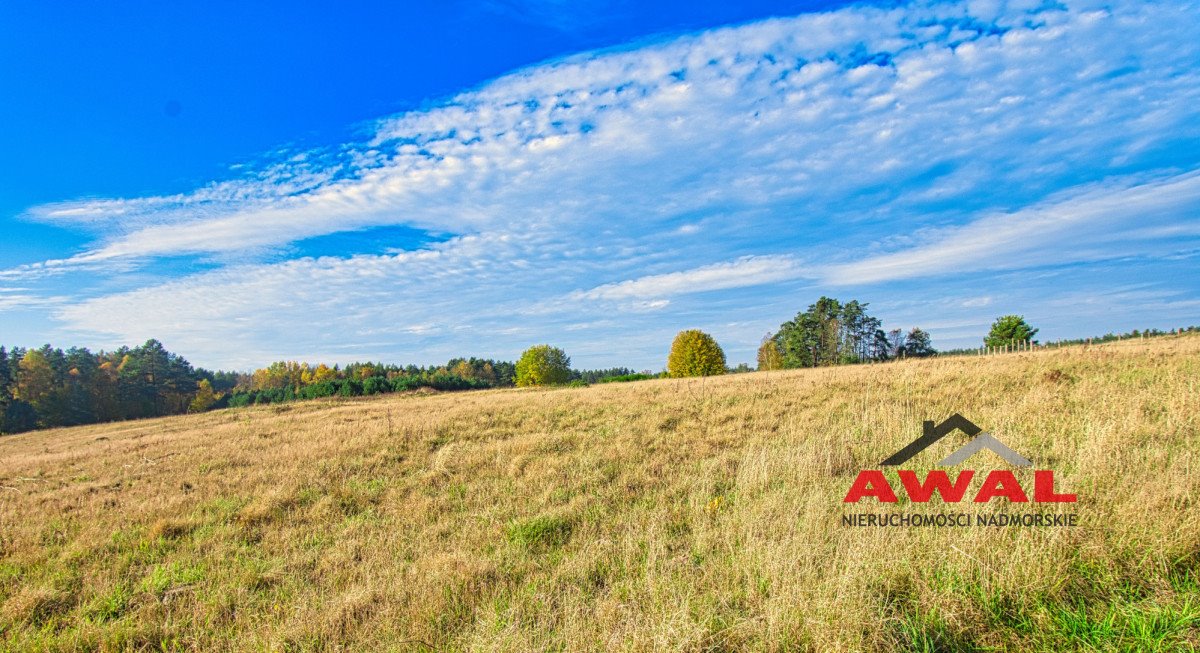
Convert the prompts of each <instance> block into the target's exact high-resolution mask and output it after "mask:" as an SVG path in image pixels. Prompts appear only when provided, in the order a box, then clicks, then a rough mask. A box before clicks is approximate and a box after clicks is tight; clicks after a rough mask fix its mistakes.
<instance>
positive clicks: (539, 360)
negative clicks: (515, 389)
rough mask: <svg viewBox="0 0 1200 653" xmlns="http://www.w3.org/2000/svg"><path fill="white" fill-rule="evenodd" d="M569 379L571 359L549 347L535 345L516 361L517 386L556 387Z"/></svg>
mask: <svg viewBox="0 0 1200 653" xmlns="http://www.w3.org/2000/svg"><path fill="white" fill-rule="evenodd" d="M570 379H571V359H570V358H568V357H567V354H566V352H564V351H563V350H561V349H559V348H558V347H551V346H550V345H535V346H533V347H530V348H529V349H526V350H525V353H523V354H521V360H519V361H517V385H519V386H531V385H558V384H562V383H566V382H567V381H569V380H570Z"/></svg>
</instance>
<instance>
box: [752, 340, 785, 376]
mask: <svg viewBox="0 0 1200 653" xmlns="http://www.w3.org/2000/svg"><path fill="white" fill-rule="evenodd" d="M782 369H783V352H782V351H781V350H780V349H779V343H777V342H775V339H774V338H772V337H771V336H767V337H766V338H763V341H762V344H761V345H759V346H758V371H759V372H765V371H768V370H782Z"/></svg>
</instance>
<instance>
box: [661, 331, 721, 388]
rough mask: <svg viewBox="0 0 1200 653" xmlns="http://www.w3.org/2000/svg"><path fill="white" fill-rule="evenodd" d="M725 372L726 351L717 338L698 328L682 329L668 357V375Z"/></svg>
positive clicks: (705, 374) (709, 374)
mask: <svg viewBox="0 0 1200 653" xmlns="http://www.w3.org/2000/svg"><path fill="white" fill-rule="evenodd" d="M724 373H725V352H724V351H722V350H721V346H720V345H718V344H717V341H716V340H713V337H712V336H710V335H708V334H707V333H705V332H703V331H700V330H698V329H689V330H687V331H680V332H679V335H677V336H675V342H674V343H672V344H671V354H670V355H669V356H668V357H667V375H668V376H672V377H684V376H716V375H718V374H724Z"/></svg>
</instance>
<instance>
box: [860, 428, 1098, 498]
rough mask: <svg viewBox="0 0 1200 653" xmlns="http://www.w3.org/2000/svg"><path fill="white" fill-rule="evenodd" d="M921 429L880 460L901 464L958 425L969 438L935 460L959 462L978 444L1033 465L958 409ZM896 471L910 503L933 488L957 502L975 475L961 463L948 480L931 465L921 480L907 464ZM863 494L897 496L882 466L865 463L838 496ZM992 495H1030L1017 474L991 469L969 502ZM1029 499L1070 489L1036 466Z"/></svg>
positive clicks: (929, 495) (1011, 460) (942, 464)
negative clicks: (1058, 487)
mask: <svg viewBox="0 0 1200 653" xmlns="http://www.w3.org/2000/svg"><path fill="white" fill-rule="evenodd" d="M923 430H924V432H923V433H922V434H921V437H919V438H917V439H916V440H913V441H912V442H910V443H909V444H908V445H907V446H905V447H904V448H903V449H901V450H899V451H897V452H896V453H894V454H892V455H891V456H889V457H888V458H887V459H886V460H884V461H883V462H881V463H879V464H880V466H881V467H896V466H899V465H903V464H904V463H906V462H908V461H909V460H910V459H911V458H912V457H913V456H916V455H917V454H918V453H921V452H922V451H924V450H925V449H927V448H928V447H929V446H931V445H933V444H934V443H935V442H937V441H938V440H941V439H942V438H944V437H946V436H947V435H949V434H950V433H953V432H954V431H962V432H963V433H966V434H967V435H969V436H972V437H971V440H970V441H969V442H967V443H966V444H964V445H963V446H961V447H959V448H958V449H957V450H955V451H954V453H952V454H950V455H949V456H946V457H945V458H943V459H942V460H941V461H940V462H939V463H938V466H939V467H954V466H956V465H961V464H962V463H963V462H965V461H966V460H967V459H968V458H970V457H971V456H973V455H975V454H977V453H979V452H980V451H982V450H983V449H989V450H991V451H992V452H993V453H995V454H996V455H998V456H1000V457H1001V458H1002V459H1004V461H1005V462H1007V463H1009V464H1010V465H1012V466H1014V467H1032V466H1033V463H1032V462H1030V461H1029V459H1028V458H1025V457H1024V456H1022V455H1021V454H1019V453H1017V452H1016V451H1013V450H1012V449H1011V448H1009V447H1008V445H1006V444H1004V443H1003V442H1001V441H999V440H997V439H996V438H995V437H994V436H993V435H992V434H990V433H984V432H983V429H981V428H979V427H978V426H976V425H974V424H972V423H971V422H970V421H969V420H967V419H966V418H965V417H963V416H962V415H959V414H958V413H955V414H953V415H951V416H950V417H949V418H948V419H947V420H946V421H944V422H942V423H941V424H934V423H933V422H929V421H927V422H925V425H924V429H923ZM897 475H898V476H899V477H900V482H901V483H902V484H903V485H904V490H905V492H906V493H907V494H908V498H909V499H910V500H911V501H913V502H914V503H927V502H928V501H929V499H930V498H932V497H933V494H934V493H935V492H936V493H937V494H938V495H939V496H940V497H941V498H942V501H945V502H948V503H957V502H959V501H962V498H963V495H964V494H966V491H967V488H968V487H969V486H970V484H971V479H973V478H974V477H975V471H974V470H971V469H966V470H963V471H961V472H959V473H958V478H957V479H955V481H954V482H953V483H951V482H950V478H949V476H947V475H946V472H944V471H942V470H936V469H935V470H932V471H930V472H929V474H927V475H926V476H925V481H924V482H921V481H920V479H918V478H917V474H916V472H914V471H912V470H908V469H901V470H899V471H897ZM866 497H875V498H876V499H878V500H879V501H882V502H884V503H895V502H897V501H899V499H898V498H897V496H896V492H895V490H893V489H892V485H891V483H889V482H888V480H887V477H886V476H884V474H883V471H881V470H877V469H864V470H863V471H861V472H859V473H858V478H856V479H854V484H853V485H851V486H850V490H849V491H848V492H847V493H846V498H845V499H844V500H843V502H844V503H858V502H859V501H860V500H862V499H863V498H866ZM995 497H1005V498H1007V499H1008V500H1009V501H1013V502H1017V503H1024V502H1028V501H1029V495H1027V494H1026V493H1025V489H1024V488H1022V487H1021V483H1020V481H1018V480H1017V477H1016V475H1014V474H1013V473H1012V472H1011V471H1009V470H1004V469H997V470H992V471H991V472H990V473H988V475H987V477H986V478H985V479H984V481H983V484H982V485H981V486H980V488H979V491H978V492H977V493H976V494H975V498H974V502H975V503H987V502H988V501H990V500H991V499H993V498H995ZM1033 500H1034V502H1036V503H1074V502H1075V495H1074V494H1057V493H1055V491H1054V472H1053V471H1052V470H1045V469H1039V470H1035V471H1034V472H1033Z"/></svg>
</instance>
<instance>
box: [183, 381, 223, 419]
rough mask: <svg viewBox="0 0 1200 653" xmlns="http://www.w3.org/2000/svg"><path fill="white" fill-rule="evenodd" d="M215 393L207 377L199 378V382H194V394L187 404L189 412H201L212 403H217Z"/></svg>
mask: <svg viewBox="0 0 1200 653" xmlns="http://www.w3.org/2000/svg"><path fill="white" fill-rule="evenodd" d="M217 399H218V397H217V393H215V392H213V387H212V384H211V383H209V382H208V379H200V383H198V384H196V396H195V397H192V402H191V403H190V404H188V412H189V413H203V412H204V411H206V410H208V409H209V408H212V405H213V404H215V403H217Z"/></svg>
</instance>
